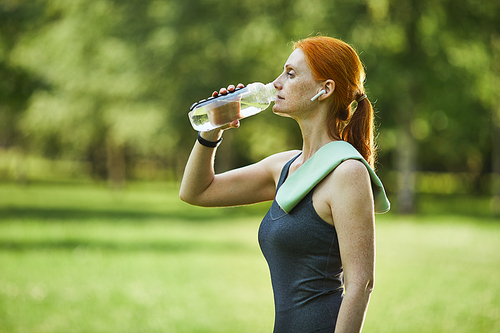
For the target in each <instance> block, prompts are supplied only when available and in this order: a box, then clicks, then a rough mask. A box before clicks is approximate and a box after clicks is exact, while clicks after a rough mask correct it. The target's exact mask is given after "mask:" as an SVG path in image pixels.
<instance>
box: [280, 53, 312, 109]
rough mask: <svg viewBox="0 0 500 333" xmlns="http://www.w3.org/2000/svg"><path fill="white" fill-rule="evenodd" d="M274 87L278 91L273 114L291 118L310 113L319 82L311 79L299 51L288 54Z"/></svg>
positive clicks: (302, 54)
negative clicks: (312, 99)
mask: <svg viewBox="0 0 500 333" xmlns="http://www.w3.org/2000/svg"><path fill="white" fill-rule="evenodd" d="M274 85H275V87H276V89H277V91H278V99H277V100H276V102H275V104H274V106H273V112H274V113H275V114H278V115H281V116H288V117H292V118H296V116H297V115H299V114H301V113H307V112H309V111H311V110H312V108H313V106H314V104H313V103H311V98H312V97H313V96H314V95H316V94H317V93H318V92H319V91H320V90H321V85H320V82H319V81H317V80H316V79H315V78H314V77H313V74H312V71H311V70H310V68H309V66H308V65H307V62H306V58H305V54H304V52H303V51H302V50H301V49H296V50H295V51H293V52H292V54H290V57H288V60H287V62H286V64H285V67H284V70H283V73H282V74H281V75H280V76H279V77H278V78H277V79H276V80H275V81H274Z"/></svg>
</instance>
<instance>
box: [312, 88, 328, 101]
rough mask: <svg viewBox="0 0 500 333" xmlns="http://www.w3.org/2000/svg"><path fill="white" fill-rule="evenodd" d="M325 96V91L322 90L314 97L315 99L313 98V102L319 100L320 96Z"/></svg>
mask: <svg viewBox="0 0 500 333" xmlns="http://www.w3.org/2000/svg"><path fill="white" fill-rule="evenodd" d="M323 94H326V91H325V89H321V91H320V92H319V93H317V94H316V95H314V97H313V98H311V102H313V101H315V100H316V99H318V97H319V96H321V95H323Z"/></svg>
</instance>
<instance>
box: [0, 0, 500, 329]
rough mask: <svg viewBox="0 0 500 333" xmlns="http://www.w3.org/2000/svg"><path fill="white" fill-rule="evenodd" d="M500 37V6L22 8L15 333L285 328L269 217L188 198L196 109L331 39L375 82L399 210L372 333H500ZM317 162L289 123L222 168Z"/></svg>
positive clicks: (6, 85) (5, 84)
mask: <svg viewBox="0 0 500 333" xmlns="http://www.w3.org/2000/svg"><path fill="white" fill-rule="evenodd" d="M499 22H500V3H499V2H498V1H495V0H484V1H479V0H455V1H451V0H432V1H431V0H349V1H348V0H328V1H327V0H288V1H285V0H252V1H250V0H241V1H219V0H169V1H162V0H143V1H132V0H72V1H65V0H27V1H21V0H1V1H0V331H1V332H66V331H72V332H118V331H119V332H127V331H128V332H138V331H142V332H269V331H271V326H272V321H273V304H272V291H271V288H270V284H269V276H268V272H267V267H266V263H265V260H264V258H263V257H262V255H261V254H260V253H259V248H258V244H257V229H258V224H259V222H260V218H261V217H262V216H263V214H264V212H265V210H266V208H267V207H268V205H267V204H260V205H256V206H251V207H240V208H229V209H203V208H196V207H191V206H188V205H186V204H184V203H182V202H180V200H179V199H178V196H177V191H178V184H179V179H180V177H181V176H182V172H183V168H184V165H185V162H186V160H187V156H188V154H189V152H190V149H191V147H192V145H193V144H194V141H195V139H196V132H195V131H194V130H193V129H192V128H191V127H190V124H189V121H188V118H187V112H188V111H189V107H190V106H191V104H192V103H193V102H195V101H198V100H200V99H203V98H206V97H207V96H209V95H210V94H211V93H212V91H214V90H217V89H218V88H220V87H223V86H227V85H228V84H237V83H239V82H242V83H244V84H248V83H251V82H256V81H259V82H264V83H267V82H271V81H272V80H274V79H275V78H276V77H277V76H278V75H279V74H280V73H281V71H282V67H283V65H284V62H285V60H286V59H287V57H288V55H289V53H290V52H291V51H292V44H293V41H296V40H298V39H300V38H305V37H308V36H315V35H318V34H322V35H327V36H331V37H337V38H340V39H343V40H344V41H346V42H348V43H349V44H351V45H353V47H354V48H355V49H356V50H357V51H358V53H359V54H360V57H361V60H362V61H363V63H364V65H365V67H366V73H367V81H366V85H365V87H366V89H367V94H368V97H369V98H370V101H371V102H372V103H373V104H374V107H375V110H376V121H377V129H378V145H379V155H378V164H377V172H378V174H379V176H380V178H381V179H382V181H383V182H384V184H385V186H386V189H387V192H388V195H389V198H390V200H391V202H392V205H393V209H392V211H391V212H390V213H389V214H386V215H380V216H377V227H378V229H377V241H378V255H377V282H376V287H375V292H374V294H373V297H372V301H371V305H370V309H369V313H368V316H367V321H366V325H365V332H497V331H500V286H499V285H498V276H500V255H499V253H500V244H499V243H500V242H499V241H498V240H499V239H500V223H499V222H500V219H499V215H500V24H499ZM300 147H301V138H300V132H299V129H298V127H297V125H296V124H295V122H294V121H292V120H291V119H285V118H280V117H277V116H275V115H273V114H272V112H269V110H267V111H264V112H262V113H261V114H259V115H257V116H254V117H251V118H248V119H245V120H243V121H242V124H241V128H239V129H238V130H230V131H227V132H226V133H225V134H224V141H223V144H222V145H221V146H220V148H219V150H218V153H217V159H216V170H217V171H218V172H223V171H225V170H228V169H230V168H234V167H238V166H242V165H245V164H248V163H252V162H255V161H258V160H260V159H262V158H264V157H265V156H268V155H269V154H272V153H275V152H278V151H283V150H287V149H300Z"/></svg>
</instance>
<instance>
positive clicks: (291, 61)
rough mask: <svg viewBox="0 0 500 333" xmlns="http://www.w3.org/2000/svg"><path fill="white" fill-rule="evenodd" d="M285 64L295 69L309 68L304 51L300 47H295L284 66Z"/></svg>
mask: <svg viewBox="0 0 500 333" xmlns="http://www.w3.org/2000/svg"><path fill="white" fill-rule="evenodd" d="M286 66H291V67H294V68H296V69H309V66H308V65H307V62H306V55H305V53H304V51H302V50H301V49H295V50H294V51H293V52H292V53H291V54H290V56H289V57H288V60H287V61H286V65H285V67H286Z"/></svg>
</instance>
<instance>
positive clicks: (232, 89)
mask: <svg viewBox="0 0 500 333" xmlns="http://www.w3.org/2000/svg"><path fill="white" fill-rule="evenodd" d="M234 89H236V88H235V87H234V84H230V85H229V87H227V91H234Z"/></svg>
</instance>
